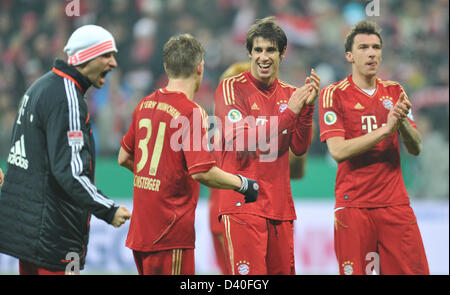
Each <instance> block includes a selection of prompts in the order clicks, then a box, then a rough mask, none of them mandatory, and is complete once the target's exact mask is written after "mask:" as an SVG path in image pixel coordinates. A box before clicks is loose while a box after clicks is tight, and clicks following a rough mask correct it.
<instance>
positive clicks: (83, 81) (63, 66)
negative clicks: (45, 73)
mask: <svg viewBox="0 0 450 295" xmlns="http://www.w3.org/2000/svg"><path fill="white" fill-rule="evenodd" d="M52 71H53V72H54V73H55V74H56V75H58V76H61V77H64V78H67V79H69V80H71V81H72V82H74V83H75V85H77V87H78V88H79V89H80V90H81V92H82V93H83V94H85V93H86V91H87V90H88V88H89V87H90V86H91V85H92V83H91V81H89V79H88V78H87V77H85V76H83V74H81V73H80V72H79V71H78V70H77V69H76V68H75V67H73V66H70V65H68V64H67V63H66V62H65V61H63V60H61V59H56V60H55V64H54V66H53V69H52Z"/></svg>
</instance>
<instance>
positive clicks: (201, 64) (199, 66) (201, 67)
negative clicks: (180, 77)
mask: <svg viewBox="0 0 450 295" xmlns="http://www.w3.org/2000/svg"><path fill="white" fill-rule="evenodd" d="M204 63H205V61H204V60H202V61H201V62H199V63H198V64H197V67H196V69H195V70H196V73H197V75H201V74H202V73H203V70H204Z"/></svg>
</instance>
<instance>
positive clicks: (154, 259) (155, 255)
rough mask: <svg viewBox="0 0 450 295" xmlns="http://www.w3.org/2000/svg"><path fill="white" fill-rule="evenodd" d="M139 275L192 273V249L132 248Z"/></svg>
mask: <svg viewBox="0 0 450 295" xmlns="http://www.w3.org/2000/svg"><path fill="white" fill-rule="evenodd" d="M133 256H134V262H135V263H136V267H137V270H138V273H139V274H140V275H194V274H195V263H194V249H170V250H163V251H157V252H141V251H135V250H133Z"/></svg>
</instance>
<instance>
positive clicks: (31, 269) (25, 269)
mask: <svg viewBox="0 0 450 295" xmlns="http://www.w3.org/2000/svg"><path fill="white" fill-rule="evenodd" d="M19 274H20V275H40V276H42V275H59V276H63V275H65V274H66V271H65V270H50V269H45V268H42V267H39V266H37V265H35V264H33V263H30V262H26V261H23V260H19Z"/></svg>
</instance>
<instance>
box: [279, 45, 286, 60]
mask: <svg viewBox="0 0 450 295" xmlns="http://www.w3.org/2000/svg"><path fill="white" fill-rule="evenodd" d="M285 56H286V48H285V49H284V50H283V52H282V53H280V59H283V58H284V57H285Z"/></svg>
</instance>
